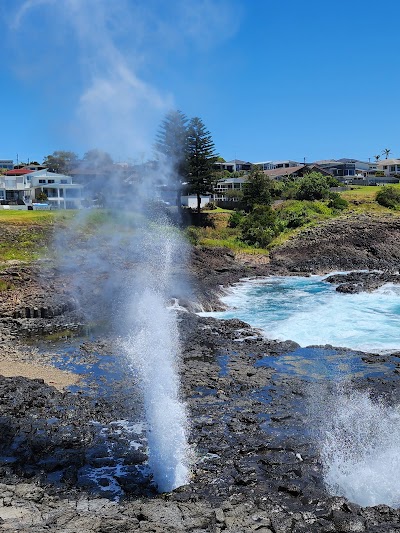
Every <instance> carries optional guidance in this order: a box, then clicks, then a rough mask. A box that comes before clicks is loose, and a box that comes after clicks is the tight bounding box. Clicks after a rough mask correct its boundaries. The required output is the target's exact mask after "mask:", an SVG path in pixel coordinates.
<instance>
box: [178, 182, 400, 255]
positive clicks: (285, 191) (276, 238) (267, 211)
mask: <svg viewBox="0 0 400 533" xmlns="http://www.w3.org/2000/svg"><path fill="white" fill-rule="evenodd" d="M335 185H336V184H335V183H334V182H332V181H331V180H330V178H329V179H328V180H326V178H324V177H323V176H321V175H318V173H311V174H309V175H306V176H304V177H303V178H300V179H297V180H296V181H295V180H288V181H286V182H274V181H272V180H269V179H268V178H265V179H263V177H262V172H257V171H253V173H252V174H251V175H250V176H249V186H248V188H246V187H245V189H244V194H243V202H241V207H242V208H238V209H233V210H231V211H229V210H212V211H208V210H207V209H204V210H203V212H204V213H208V217H209V221H210V223H209V224H208V226H207V227H196V228H195V227H189V228H188V229H187V234H188V235H189V239H190V241H191V242H192V243H194V244H201V245H206V246H227V247H229V248H231V249H232V250H233V251H237V252H240V251H246V252H247V253H256V254H266V253H268V251H269V250H270V249H271V248H273V247H275V246H278V245H280V244H282V243H283V242H285V241H286V240H287V239H289V238H291V237H292V236H293V235H295V234H296V233H298V232H299V231H301V230H302V229H303V228H307V227H310V226H316V225H318V224H320V223H321V222H324V221H326V220H328V219H334V218H338V217H343V216H345V217H346V216H352V215H356V214H361V213H365V214H372V215H388V214H391V215H394V216H397V215H399V213H400V211H399V207H400V185H394V186H384V187H376V186H363V187H358V186H355V187H352V188H349V189H348V190H343V191H340V192H332V190H331V187H332V186H335ZM260 198H263V199H264V203H260V202H259V201H258V202H257V199H260ZM396 199H397V200H396ZM396 202H397V203H396ZM385 203H386V205H385ZM389 204H390V205H389Z"/></svg>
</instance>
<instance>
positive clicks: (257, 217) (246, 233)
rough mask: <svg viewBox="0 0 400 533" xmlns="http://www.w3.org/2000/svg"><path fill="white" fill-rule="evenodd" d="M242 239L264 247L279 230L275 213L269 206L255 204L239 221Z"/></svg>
mask: <svg viewBox="0 0 400 533" xmlns="http://www.w3.org/2000/svg"><path fill="white" fill-rule="evenodd" d="M240 230H241V233H242V240H244V241H245V242H246V243H247V244H251V245H253V246H256V247H257V248H265V247H266V246H268V244H269V243H270V242H271V241H272V239H273V238H274V237H276V235H278V234H279V232H280V231H281V228H280V225H279V223H278V219H277V216H276V213H275V212H274V211H273V210H272V209H271V207H269V206H260V205H259V206H256V207H255V208H254V209H253V211H252V212H251V213H250V214H249V215H247V216H245V217H243V220H242V221H241V223H240Z"/></svg>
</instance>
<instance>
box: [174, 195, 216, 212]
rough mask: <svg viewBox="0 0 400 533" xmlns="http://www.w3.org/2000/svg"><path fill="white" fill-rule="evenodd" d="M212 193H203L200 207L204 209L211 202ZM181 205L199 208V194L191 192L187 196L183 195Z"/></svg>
mask: <svg viewBox="0 0 400 533" xmlns="http://www.w3.org/2000/svg"><path fill="white" fill-rule="evenodd" d="M211 199H212V198H211V194H209V195H203V194H202V195H201V196H200V208H201V209H202V208H203V207H205V206H206V205H207V204H209V203H210V202H211ZM181 205H182V207H190V208H191V209H197V195H196V194H189V195H186V196H181Z"/></svg>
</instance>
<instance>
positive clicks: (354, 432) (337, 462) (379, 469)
mask: <svg viewBox="0 0 400 533" xmlns="http://www.w3.org/2000/svg"><path fill="white" fill-rule="evenodd" d="M321 387H322V385H318V386H316V388H315V390H314V394H313V395H312V396H311V398H312V399H313V400H314V401H313V400H311V402H310V406H311V403H313V407H312V408H311V409H310V415H311V416H310V421H309V423H310V426H311V427H314V430H315V432H314V435H315V437H316V443H317V446H318V448H319V451H320V457H321V461H322V466H323V476H324V482H325V485H326V487H327V489H328V490H329V492H331V494H333V495H335V496H345V497H346V498H348V499H349V500H350V501H353V502H355V503H358V504H359V505H363V506H373V505H378V504H383V503H384V504H387V505H390V506H392V507H399V506H400V487H399V479H400V454H399V450H400V411H399V406H397V405H395V406H390V405H386V404H385V403H384V402H383V401H381V400H375V399H372V397H371V395H370V393H369V392H368V391H362V392H361V391H357V390H354V388H352V386H351V385H350V384H346V383H341V384H334V385H332V386H331V387H329V389H328V388H325V390H324V391H322V390H321Z"/></svg>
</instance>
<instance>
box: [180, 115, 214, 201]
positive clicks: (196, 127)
mask: <svg viewBox="0 0 400 533" xmlns="http://www.w3.org/2000/svg"><path fill="white" fill-rule="evenodd" d="M186 146H187V150H186V156H187V188H188V192H189V193H194V194H196V195H197V211H198V212H200V206H201V195H202V194H207V193H209V192H211V191H212V190H213V187H214V184H215V181H216V178H215V174H214V172H213V166H214V163H215V161H216V159H217V157H218V155H217V154H216V153H215V146H214V142H213V140H212V137H211V133H210V132H209V131H208V130H207V129H206V127H205V125H204V124H203V122H202V120H201V119H200V118H199V117H194V118H192V119H191V120H190V122H189V125H188V129H187V144H186Z"/></svg>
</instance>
